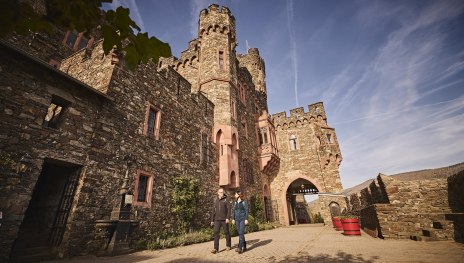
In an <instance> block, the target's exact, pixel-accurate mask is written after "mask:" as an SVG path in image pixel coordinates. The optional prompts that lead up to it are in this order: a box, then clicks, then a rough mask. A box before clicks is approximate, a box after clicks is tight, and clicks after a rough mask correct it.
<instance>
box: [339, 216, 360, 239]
mask: <svg viewBox="0 0 464 263" xmlns="http://www.w3.org/2000/svg"><path fill="white" fill-rule="evenodd" d="M341 222H342V226H343V234H344V235H346V236H360V235H361V228H360V227H359V220H358V219H357V218H346V219H343V220H341Z"/></svg>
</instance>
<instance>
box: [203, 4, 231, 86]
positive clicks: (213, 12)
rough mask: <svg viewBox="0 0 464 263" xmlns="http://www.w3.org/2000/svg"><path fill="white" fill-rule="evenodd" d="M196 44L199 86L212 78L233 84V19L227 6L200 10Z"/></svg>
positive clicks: (215, 6)
mask: <svg viewBox="0 0 464 263" xmlns="http://www.w3.org/2000/svg"><path fill="white" fill-rule="evenodd" d="M198 43H199V47H200V58H201V61H200V63H201V71H200V76H199V77H200V86H201V85H202V84H203V83H204V82H206V81H209V80H211V79H213V78H214V79H223V80H228V81H231V82H232V83H236V75H237V73H236V72H237V69H236V63H235V62H236V59H235V47H236V46H237V42H236V33H235V18H234V16H233V15H232V14H231V13H230V10H229V9H228V8H227V7H219V6H218V5H215V4H212V5H210V6H209V7H208V9H204V10H202V11H201V13H200V21H199V24H198ZM200 89H201V87H200Z"/></svg>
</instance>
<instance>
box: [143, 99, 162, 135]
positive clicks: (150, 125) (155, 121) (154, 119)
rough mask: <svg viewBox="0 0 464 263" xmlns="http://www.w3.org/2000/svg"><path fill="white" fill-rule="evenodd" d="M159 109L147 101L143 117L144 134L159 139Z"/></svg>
mask: <svg viewBox="0 0 464 263" xmlns="http://www.w3.org/2000/svg"><path fill="white" fill-rule="evenodd" d="M160 118H161V111H160V110H159V109H158V108H156V107H155V106H153V105H151V104H150V103H148V107H147V113H146V117H145V130H144V134H145V135H147V136H149V137H153V138H155V139H156V140H158V139H159V127H160Z"/></svg>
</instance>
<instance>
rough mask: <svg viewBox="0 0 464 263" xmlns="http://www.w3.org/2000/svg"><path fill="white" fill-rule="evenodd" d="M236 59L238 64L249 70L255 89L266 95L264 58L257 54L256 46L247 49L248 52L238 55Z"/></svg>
mask: <svg viewBox="0 0 464 263" xmlns="http://www.w3.org/2000/svg"><path fill="white" fill-rule="evenodd" d="M238 60H239V62H240V66H242V67H246V68H247V69H248V71H249V72H250V74H251V76H252V79H253V84H254V85H255V89H256V91H257V92H258V93H261V94H262V95H263V96H264V97H266V96H267V90H266V82H265V78H266V68H265V64H264V60H263V59H262V58H261V56H260V55H259V50H258V49H257V48H250V49H248V54H246V55H239V56H238Z"/></svg>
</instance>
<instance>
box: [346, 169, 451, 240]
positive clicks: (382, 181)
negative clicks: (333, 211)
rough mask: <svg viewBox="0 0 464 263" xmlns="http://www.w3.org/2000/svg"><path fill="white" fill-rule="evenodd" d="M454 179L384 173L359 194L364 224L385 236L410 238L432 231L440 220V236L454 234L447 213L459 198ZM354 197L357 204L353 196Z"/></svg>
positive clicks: (449, 236)
mask: <svg viewBox="0 0 464 263" xmlns="http://www.w3.org/2000/svg"><path fill="white" fill-rule="evenodd" d="M437 170H438V169H437ZM440 171H444V170H443V169H441V170H440ZM431 174H433V173H431ZM455 176H457V175H455ZM452 178H454V177H450V178H447V177H446V176H444V177H443V176H441V177H440V176H435V175H434V176H433V179H423V180H407V178H402V177H399V179H396V177H395V176H386V175H382V174H380V175H379V176H378V177H377V179H376V180H374V181H373V182H372V183H371V184H370V185H369V187H367V188H364V189H362V190H361V191H360V193H359V194H355V195H356V196H357V197H359V199H360V203H361V217H362V218H361V222H362V226H363V227H366V228H368V229H370V230H372V231H374V230H376V231H378V232H380V234H381V235H382V236H383V237H384V238H410V237H411V236H413V235H417V234H418V233H421V232H422V231H423V230H427V231H429V230H430V229H432V228H434V224H437V222H438V223H439V224H440V225H441V228H440V231H437V233H436V235H441V236H438V238H444V239H446V238H451V237H453V223H452V222H451V221H450V220H448V218H447V216H446V215H447V214H450V213H452V212H453V205H452V204H453V202H456V201H455V200H459V198H456V193H457V191H453V188H452V187H449V185H450V184H449V183H448V181H449V180H453V179H452ZM452 185H455V184H452ZM450 192H452V193H453V194H450ZM350 199H351V201H350V203H351V205H352V206H353V200H354V199H353V196H352V197H351V198H350ZM454 207H455V206H454ZM456 211H457V210H456ZM374 228H377V229H374ZM438 232H440V233H438Z"/></svg>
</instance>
